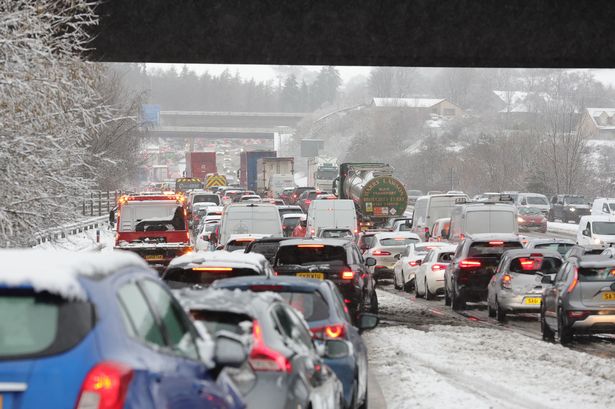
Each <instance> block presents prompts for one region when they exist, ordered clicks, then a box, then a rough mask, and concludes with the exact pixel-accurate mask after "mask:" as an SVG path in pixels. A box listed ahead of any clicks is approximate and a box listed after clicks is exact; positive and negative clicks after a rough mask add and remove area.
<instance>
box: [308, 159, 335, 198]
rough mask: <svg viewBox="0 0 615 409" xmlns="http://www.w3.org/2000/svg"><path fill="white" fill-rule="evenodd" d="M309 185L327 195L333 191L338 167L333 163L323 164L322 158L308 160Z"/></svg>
mask: <svg viewBox="0 0 615 409" xmlns="http://www.w3.org/2000/svg"><path fill="white" fill-rule="evenodd" d="M307 165H308V169H307V178H308V180H307V184H308V186H314V187H315V188H316V189H318V190H322V191H323V192H327V193H335V192H334V191H333V181H334V180H335V178H336V177H337V175H338V168H337V165H335V164H334V163H331V162H323V160H322V159H320V158H310V159H308V163H307Z"/></svg>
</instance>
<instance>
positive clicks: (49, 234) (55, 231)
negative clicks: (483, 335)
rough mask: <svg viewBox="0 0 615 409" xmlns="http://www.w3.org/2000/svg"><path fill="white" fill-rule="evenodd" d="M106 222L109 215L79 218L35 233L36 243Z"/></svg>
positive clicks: (94, 227) (76, 232)
mask: <svg viewBox="0 0 615 409" xmlns="http://www.w3.org/2000/svg"><path fill="white" fill-rule="evenodd" d="M107 223H109V216H98V217H94V218H91V219H86V220H80V221H78V222H75V223H70V224H66V225H64V226H59V227H55V228H52V229H48V230H45V231H43V232H41V233H39V234H37V235H36V237H35V240H36V244H41V243H45V242H47V241H53V240H57V239H60V238H65V237H66V236H70V235H75V234H78V233H82V232H84V231H86V230H93V229H96V228H98V227H102V226H105V225H106V224H107Z"/></svg>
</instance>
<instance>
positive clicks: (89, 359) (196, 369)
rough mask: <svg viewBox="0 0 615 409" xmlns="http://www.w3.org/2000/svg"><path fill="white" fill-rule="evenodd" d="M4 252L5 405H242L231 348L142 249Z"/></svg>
mask: <svg viewBox="0 0 615 409" xmlns="http://www.w3.org/2000/svg"><path fill="white" fill-rule="evenodd" d="M0 260H2V263H1V264H0V408H2V409H40V408H53V409H64V408H65V409H86V408H87V409H102V408H105V409H120V408H165V409H166V408H174V409H180V408H182V409H186V408H225V409H226V408H228V409H231V408H234V409H239V408H244V407H245V406H244V404H243V403H242V402H241V400H240V398H239V395H238V394H237V391H236V389H235V386H234V384H233V383H232V382H231V381H230V377H229V376H227V375H226V373H225V371H224V370H222V365H225V362H221V361H222V359H218V360H217V357H218V356H220V357H222V356H224V354H220V355H218V353H217V350H218V349H219V348H214V344H213V343H212V342H211V340H208V339H205V335H206V334H205V335H201V333H199V332H198V331H197V330H196V329H195V327H194V325H193V324H192V321H191V320H190V318H188V316H187V315H186V314H185V313H184V311H183V310H182V308H181V306H180V305H179V303H178V302H177V300H176V299H175V298H174V297H173V296H172V295H171V293H170V291H169V290H168V288H167V287H166V286H165V285H164V284H163V283H161V281H160V280H159V279H158V278H157V275H156V273H155V272H154V271H153V270H152V269H150V268H149V267H148V266H147V264H146V263H145V262H144V261H143V260H142V259H141V258H140V257H139V256H137V255H135V254H131V253H125V252H121V251H117V252H112V253H106V254H105V253H70V252H55V251H40V250H0ZM214 349H215V351H216V352H214ZM226 355H227V363H228V364H229V365H236V366H238V365H240V364H241V362H239V361H241V359H244V358H245V357H244V358H237V362H233V361H234V359H232V358H229V357H228V354H226Z"/></svg>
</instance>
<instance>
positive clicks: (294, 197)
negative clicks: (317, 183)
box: [286, 186, 316, 205]
mask: <svg viewBox="0 0 615 409" xmlns="http://www.w3.org/2000/svg"><path fill="white" fill-rule="evenodd" d="M306 190H316V188H315V187H312V186H309V187H306V186H302V187H296V188H294V189H293V191H292V193H291V194H290V196H289V198H288V201H287V202H286V203H288V204H289V205H294V204H295V203H297V200H299V196H301V194H302V193H303V192H305V191H306Z"/></svg>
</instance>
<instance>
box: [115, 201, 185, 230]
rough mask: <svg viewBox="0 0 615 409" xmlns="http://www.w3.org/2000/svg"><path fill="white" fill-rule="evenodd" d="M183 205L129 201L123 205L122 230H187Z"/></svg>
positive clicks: (120, 228) (120, 227) (120, 226)
mask: <svg viewBox="0 0 615 409" xmlns="http://www.w3.org/2000/svg"><path fill="white" fill-rule="evenodd" d="M185 229H186V227H185V219H184V212H183V208H182V206H180V205H178V204H177V203H175V202H169V203H155V202H154V201H152V202H151V203H148V202H147V201H141V202H137V201H135V202H128V203H126V204H124V205H123V206H122V207H121V215H120V225H119V231H120V232H132V231H174V230H185Z"/></svg>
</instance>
